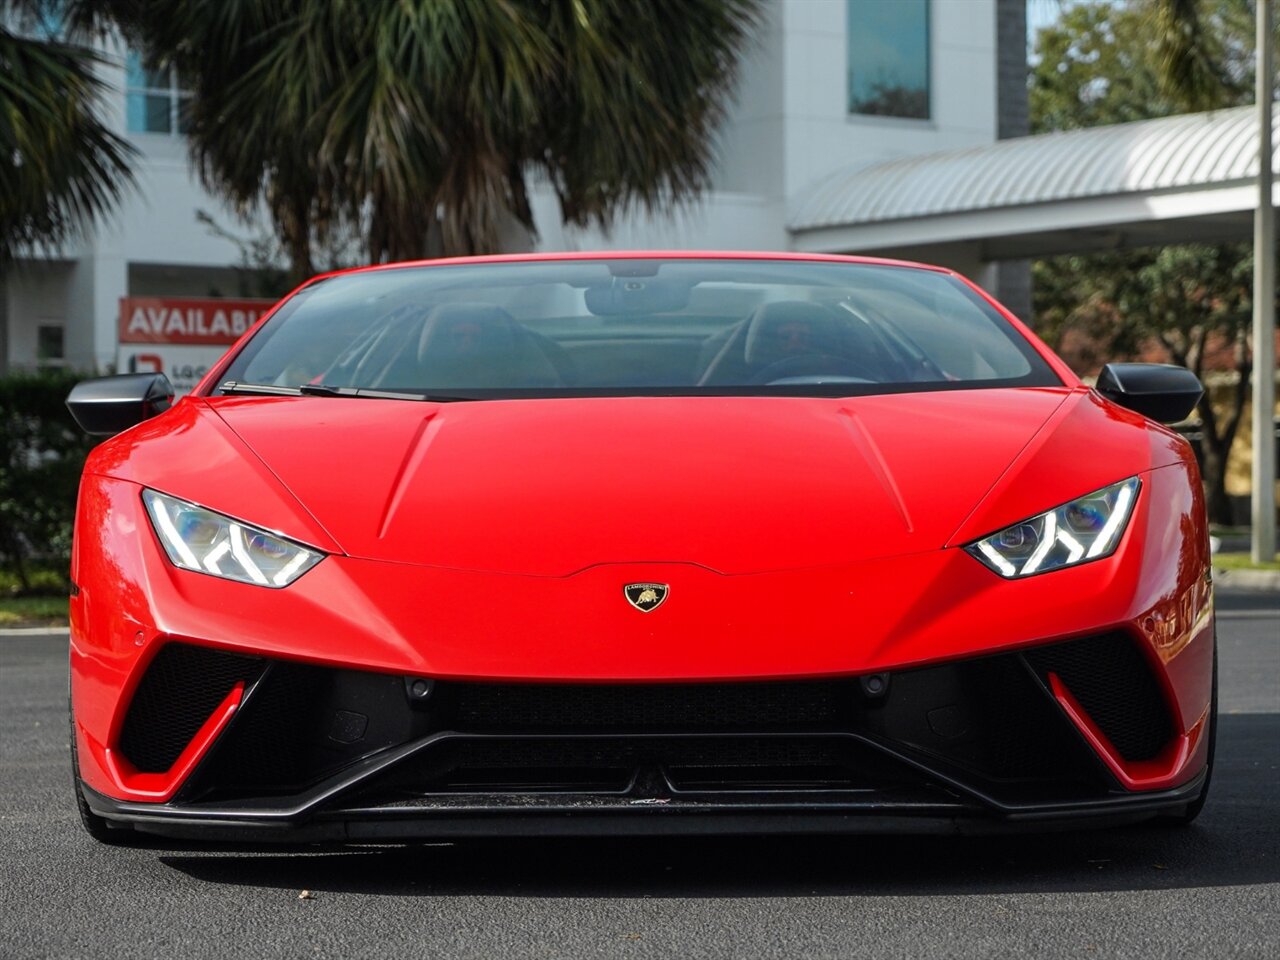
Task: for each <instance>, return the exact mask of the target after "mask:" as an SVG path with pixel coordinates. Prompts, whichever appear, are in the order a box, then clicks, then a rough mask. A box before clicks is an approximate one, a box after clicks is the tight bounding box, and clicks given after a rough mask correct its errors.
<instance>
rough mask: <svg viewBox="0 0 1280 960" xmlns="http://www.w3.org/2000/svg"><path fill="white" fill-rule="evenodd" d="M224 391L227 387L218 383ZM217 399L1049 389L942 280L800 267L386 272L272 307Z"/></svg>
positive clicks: (997, 320)
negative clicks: (239, 395) (272, 393)
mask: <svg viewBox="0 0 1280 960" xmlns="http://www.w3.org/2000/svg"><path fill="white" fill-rule="evenodd" d="M228 381H231V385H229V386H228V385H227V383H228ZM221 383H222V386H220V387H219V388H218V389H220V390H222V391H223V392H237V391H240V392H253V391H254V390H255V388H257V389H259V390H260V392H269V391H268V390H267V389H266V388H276V392H287V391H291V392H297V390H298V388H301V391H302V392H304V393H315V394H323V393H336V394H339V395H341V394H343V393H353V394H355V392H356V391H357V390H359V391H365V392H366V393H363V394H356V395H373V396H376V395H377V394H378V393H383V394H387V395H391V394H395V395H413V396H418V395H422V396H435V397H436V398H437V399H491V398H503V397H539V396H625V395H691V396H698V395H711V396H715V395H737V396H741V395H753V394H759V395H766V396H767V395H791V396H795V395H801V396H805V395H809V396H844V395H857V394H869V393H889V392H903V391H923V390H945V389H963V388H973V387H987V386H1048V385H1058V384H1059V383H1060V381H1059V380H1058V378H1057V377H1056V376H1055V375H1054V374H1053V372H1052V370H1051V369H1050V367H1049V366H1048V364H1047V363H1045V361H1044V360H1043V358H1041V357H1040V355H1039V354H1038V353H1037V352H1036V351H1035V350H1034V349H1033V348H1032V346H1031V344H1030V343H1028V342H1027V341H1026V339H1025V338H1023V337H1022V336H1021V335H1019V333H1018V332H1017V331H1016V330H1015V329H1013V327H1012V326H1011V325H1010V324H1009V323H1008V322H1007V321H1006V320H1005V319H1004V318H1003V317H1001V316H1000V314H999V313H998V312H997V311H996V310H995V309H993V308H992V307H991V306H990V305H989V304H988V303H986V302H985V301H984V300H983V299H982V298H981V297H979V296H978V295H976V294H975V293H974V292H973V291H972V290H971V289H970V288H969V287H967V286H966V285H965V284H964V283H962V282H960V281H959V280H957V279H956V278H954V277H951V276H948V275H947V274H944V273H940V272H937V271H933V270H925V269H919V268H913V267H899V266H890V265H877V264H861V263H840V262H833V261H803V260H714V259H693V258H690V259H679V258H672V259H660V258H655V259H621V258H620V259H616V260H603V259H601V260H544V261H536V260H534V261H523V262H502V263H470V264H456V265H436V266H412V267H396V268H391V269H384V270H373V271H366V272H356V273H350V274H342V275H338V276H335V277H330V278H328V279H325V280H322V281H319V282H317V283H315V284H312V285H311V286H309V287H307V288H306V289H304V290H302V291H301V292H299V293H298V294H296V295H295V296H294V297H293V298H292V299H290V300H289V301H288V302H287V303H285V304H284V305H283V306H282V307H281V308H280V309H279V310H278V311H277V312H276V313H275V315H274V316H272V318H271V319H270V320H269V321H268V322H267V323H266V324H265V325H264V326H263V328H262V329H261V330H260V331H259V332H258V333H257V334H256V335H255V336H254V337H253V338H252V339H251V340H250V341H249V342H248V343H247V344H246V345H245V347H244V348H243V349H242V350H241V351H240V353H239V354H238V355H237V356H236V357H235V359H234V360H233V361H232V363H231V365H230V366H229V368H228V369H227V371H226V373H225V374H224V376H223V378H222V381H221Z"/></svg>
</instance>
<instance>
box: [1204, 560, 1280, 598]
mask: <svg viewBox="0 0 1280 960" xmlns="http://www.w3.org/2000/svg"><path fill="white" fill-rule="evenodd" d="M1213 583H1214V586H1216V587H1217V588H1218V589H1219V590H1239V591H1241V592H1248V593H1276V594H1280V570H1219V569H1218V568H1217V567H1214V570H1213Z"/></svg>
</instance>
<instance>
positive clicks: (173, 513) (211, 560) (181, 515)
mask: <svg viewBox="0 0 1280 960" xmlns="http://www.w3.org/2000/svg"><path fill="white" fill-rule="evenodd" d="M142 502H143V503H144V504H146V507H147V513H148V514H149V515H150V517H151V525H152V526H153V527H154V528H155V531H156V535H157V536H158V537H159V538H160V543H161V544H162V545H163V546H164V552H165V553H167V554H168V555H169V560H170V561H171V562H172V563H173V565H174V566H175V567H181V568H182V569H183V570H195V571H197V572H199V573H207V574H211V575H212V576H215V577H222V578H224V579H226V580H238V581H239V582H240V583H255V584H257V585H258V586H262V587H287V586H288V585H289V584H291V583H293V581H295V580H297V579H298V578H299V577H300V576H302V575H303V574H304V573H306V572H307V571H308V570H310V569H311V568H312V567H314V566H315V565H316V564H317V563H319V562H320V561H321V560H322V559H324V554H322V553H317V552H316V551H315V550H311V549H308V548H307V547H304V546H302V545H301V544H298V543H294V542H293V541H292V540H285V539H283V538H282V537H278V536H276V535H275V534H274V533H268V532H267V531H266V530H261V529H259V528H258V527H251V526H249V525H248V524H245V523H241V522H240V521H239V520H232V519H231V518H230V517H224V516H223V515H222V514H220V513H214V512H213V511H212V510H206V509H204V508H203V507H197V506H196V505H195V504H194V503H187V501H185V500H178V499H177V498H176V497H167V496H165V495H164V494H163V493H156V492H155V491H154V490H143V491H142Z"/></svg>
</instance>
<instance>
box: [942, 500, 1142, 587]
mask: <svg viewBox="0 0 1280 960" xmlns="http://www.w3.org/2000/svg"><path fill="white" fill-rule="evenodd" d="M1140 486H1141V483H1140V482H1139V480H1138V478H1137V477H1130V478H1129V479H1128V480H1121V481H1120V482H1119V483H1113V484H1112V485H1111V486H1109V487H1103V488H1102V489H1101V490H1099V491H1097V492H1096V493H1091V494H1089V495H1088V496H1085V497H1081V498H1080V499H1078V500H1072V501H1071V502H1070V503H1068V504H1064V505H1063V506H1061V507H1058V508H1057V509H1056V510H1050V511H1049V512H1048V513H1042V514H1040V515H1039V516H1038V517H1032V518H1031V519H1030V520H1023V521H1022V522H1021V523H1015V524H1014V525H1013V526H1011V527H1005V528H1004V529H1003V530H1000V531H998V532H997V533H993V534H992V535H991V536H989V537H986V538H984V539H982V540H979V541H978V542H977V543H971V544H969V546H967V547H965V549H966V550H968V551H969V553H971V554H973V555H974V556H975V557H977V558H978V559H979V560H981V561H982V562H983V563H985V564H986V565H987V566H988V567H990V568H991V569H992V570H994V571H995V572H996V573H998V574H1000V576H1002V577H1007V578H1008V579H1010V580H1013V579H1016V578H1018V577H1029V576H1031V575H1032V574H1036V573H1047V572H1048V571H1050V570H1061V569H1062V568H1063V567H1072V566H1075V565H1076V564H1078V563H1087V562H1088V561H1090V560H1100V559H1101V558H1103V557H1109V556H1111V554H1112V552H1113V551H1114V550H1115V548H1116V544H1118V543H1119V542H1120V535H1121V534H1122V533H1124V528H1125V524H1127V523H1128V522H1129V514H1130V513H1132V511H1133V502H1134V501H1135V500H1136V499H1138V488H1139V487H1140Z"/></svg>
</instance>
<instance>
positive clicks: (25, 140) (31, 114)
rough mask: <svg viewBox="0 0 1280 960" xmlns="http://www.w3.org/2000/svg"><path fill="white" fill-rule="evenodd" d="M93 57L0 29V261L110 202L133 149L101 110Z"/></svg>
mask: <svg viewBox="0 0 1280 960" xmlns="http://www.w3.org/2000/svg"><path fill="white" fill-rule="evenodd" d="M97 65H98V57H97V55H96V54H94V53H93V52H92V51H91V50H89V49H87V48H84V47H79V46H75V45H72V44H67V43H62V42H57V41H52V40H40V39H33V38H31V37H25V36H18V35H16V34H14V33H10V32H7V31H4V30H0V262H4V261H7V260H10V259H12V258H13V257H14V256H15V255H16V253H17V252H18V251H19V250H22V249H26V248H30V247H32V246H34V245H37V244H57V243H60V242H62V241H64V240H66V239H67V238H69V237H71V236H74V235H75V234H76V233H77V232H79V231H80V230H81V229H83V228H84V226H85V225H87V224H88V223H90V222H91V221H93V220H94V219H95V218H98V217H101V216H102V215H103V214H105V213H106V212H107V211H108V210H110V209H111V208H112V207H113V206H115V205H116V204H117V203H118V202H119V200H120V198H121V196H122V194H123V191H124V190H125V189H126V187H127V186H128V185H129V184H130V183H131V182H132V175H131V173H130V167H129V163H130V160H131V159H132V157H133V156H134V151H133V149H132V148H131V147H130V146H129V144H128V143H126V142H125V141H124V140H122V139H121V138H120V137H118V136H117V135H116V134H114V133H113V132H111V130H109V129H108V128H107V127H106V126H105V125H104V124H103V122H102V120H101V118H100V117H99V115H98V102H99V98H100V96H101V95H102V93H103V84H102V82H101V80H99V78H98V77H97V75H96V73H95V69H96V67H97Z"/></svg>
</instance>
